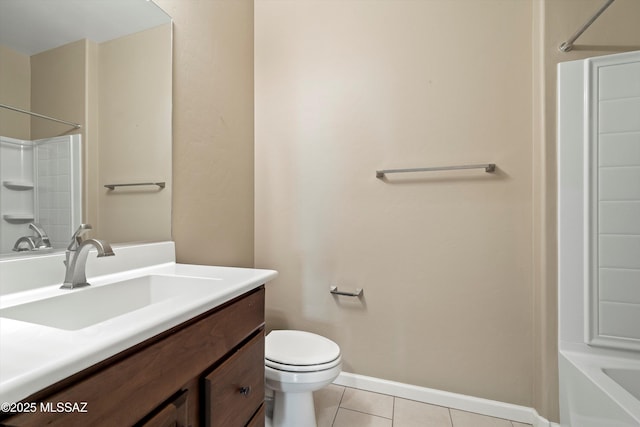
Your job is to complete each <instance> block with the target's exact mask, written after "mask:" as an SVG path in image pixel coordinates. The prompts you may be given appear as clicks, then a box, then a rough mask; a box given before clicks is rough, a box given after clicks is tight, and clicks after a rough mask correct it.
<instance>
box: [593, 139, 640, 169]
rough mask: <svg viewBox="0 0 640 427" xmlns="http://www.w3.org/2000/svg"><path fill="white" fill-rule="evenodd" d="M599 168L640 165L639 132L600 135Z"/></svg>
mask: <svg viewBox="0 0 640 427" xmlns="http://www.w3.org/2000/svg"><path fill="white" fill-rule="evenodd" d="M598 147H599V153H598V161H599V165H600V166H631V165H640V132H633V133H610V134H605V135H600V138H599V145H598Z"/></svg>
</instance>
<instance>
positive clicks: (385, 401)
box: [313, 384, 531, 427]
mask: <svg viewBox="0 0 640 427" xmlns="http://www.w3.org/2000/svg"><path fill="white" fill-rule="evenodd" d="M313 399H314V401H315V405H316V419H317V422H318V427H414V426H420V427H531V424H522V423H519V422H516V421H510V420H505V419H501V418H493V417H488V416H486V415H479V414H474V413H471V412H465V411H459V410H457V409H451V408H445V407H442V406H435V405H429V404H426V403H421V402H416V401H413V400H407V399H402V398H399V397H394V396H389V395H385V394H378V393H372V392H370V391H364V390H358V389H354V388H349V387H342V386H337V385H334V384H331V385H329V386H327V387H325V388H323V389H322V390H320V391H317V392H315V393H314V395H313Z"/></svg>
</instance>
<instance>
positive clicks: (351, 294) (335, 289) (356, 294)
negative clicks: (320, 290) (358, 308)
mask: <svg viewBox="0 0 640 427" xmlns="http://www.w3.org/2000/svg"><path fill="white" fill-rule="evenodd" d="M329 292H331V293H332V294H333V295H344V296H347V297H359V296H360V295H362V289H360V288H357V289H356V291H355V292H344V291H339V290H338V287H337V286H331V287H330V288H329Z"/></svg>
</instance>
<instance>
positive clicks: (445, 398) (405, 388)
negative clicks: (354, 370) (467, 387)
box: [333, 372, 560, 427]
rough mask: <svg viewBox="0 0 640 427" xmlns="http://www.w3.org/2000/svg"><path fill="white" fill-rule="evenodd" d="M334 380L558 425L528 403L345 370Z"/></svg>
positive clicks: (541, 426) (537, 426)
mask: <svg viewBox="0 0 640 427" xmlns="http://www.w3.org/2000/svg"><path fill="white" fill-rule="evenodd" d="M333 383H334V384H337V385H341V386H346V387H352V388H358V389H361V390H367V391H372V392H375V393H381V394H389V395H392V396H398V397H401V398H403V399H409V400H415V401H418V402H423V403H429V404H432V405H438V406H446V407H449V408H454V409H460V410H462V411H468V412H475V413H477V414H482V415H489V416H491V417H496V418H505V419H508V420H513V421H518V422H521V423H525V424H531V425H533V427H560V426H559V425H558V424H555V423H551V422H549V421H548V420H546V419H545V418H543V417H541V416H540V415H539V414H538V412H537V411H536V410H535V409H533V408H529V407H527V406H520V405H513V404H511V403H504V402H498V401H496V400H489V399H481V398H479V397H473V396H466V395H464V394H457V393H450V392H447V391H441V390H435V389H432V388H426V387H419V386H415V385H411V384H404V383H400V382H395V381H387V380H382V379H379V378H374V377H367V376H364V375H358V374H350V373H348V372H342V373H341V374H340V375H339V376H338V378H336V380H335V381H334V382H333Z"/></svg>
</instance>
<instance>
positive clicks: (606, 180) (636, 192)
mask: <svg viewBox="0 0 640 427" xmlns="http://www.w3.org/2000/svg"><path fill="white" fill-rule="evenodd" d="M598 192H599V199H600V201H605V200H640V167H638V166H636V167H613V168H600V177H599V189H598Z"/></svg>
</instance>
